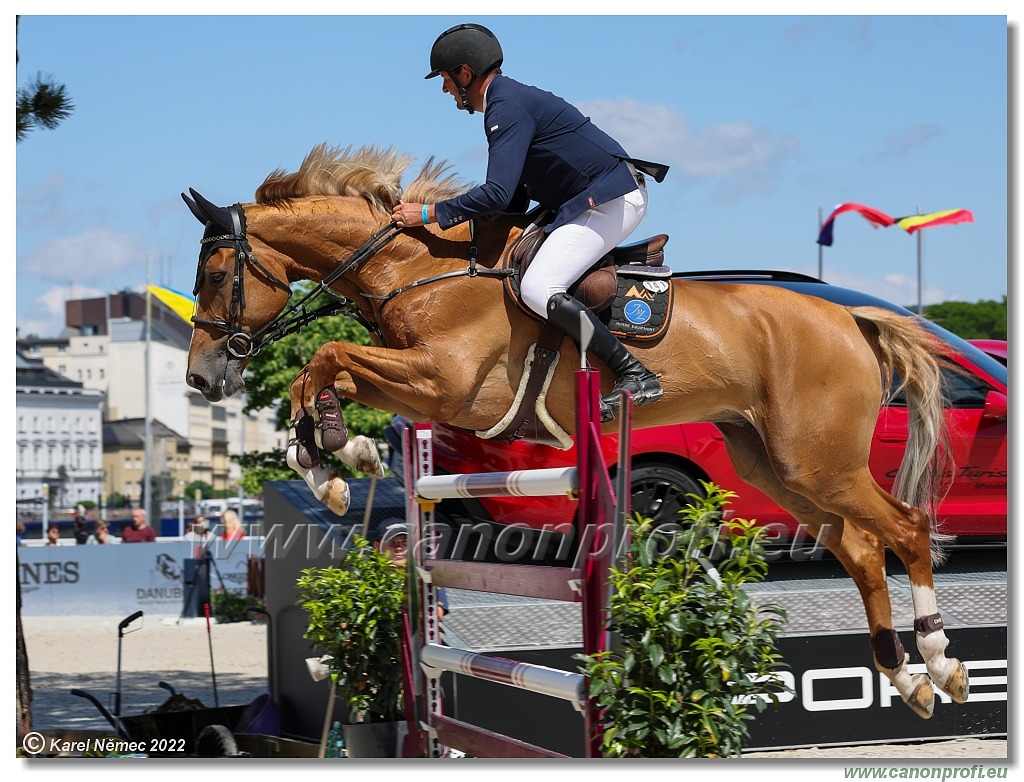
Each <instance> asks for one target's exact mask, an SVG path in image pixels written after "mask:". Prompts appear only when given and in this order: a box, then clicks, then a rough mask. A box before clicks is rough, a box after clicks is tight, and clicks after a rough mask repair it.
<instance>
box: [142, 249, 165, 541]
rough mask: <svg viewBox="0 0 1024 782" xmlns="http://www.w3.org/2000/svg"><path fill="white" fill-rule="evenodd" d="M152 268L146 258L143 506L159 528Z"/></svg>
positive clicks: (151, 520)
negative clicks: (156, 512) (152, 405)
mask: <svg viewBox="0 0 1024 782" xmlns="http://www.w3.org/2000/svg"><path fill="white" fill-rule="evenodd" d="M151 268H152V261H151V260H150V258H149V257H147V258H146V355H145V359H144V365H145V384H146V395H145V400H146V421H145V429H144V431H145V436H144V438H145V456H144V459H145V464H144V465H143V472H142V505H141V507H142V508H143V509H144V510H145V511H146V516H147V519H146V520H147V522H148V523H149V524H150V525H151V526H154V527H156V528H157V529H159V527H160V521H159V519H155V518H152V516H151V511H152V508H153V498H152V496H151V495H152V493H153V492H152V485H151V484H152V475H151V469H150V456H151V453H150V452H151V451H152V442H153V425H152V423H151V422H150V415H149V414H150V398H149V397H150V392H149V354H150V346H151V344H152V341H153V294H152V293H150V292H149V282H150V272H151Z"/></svg>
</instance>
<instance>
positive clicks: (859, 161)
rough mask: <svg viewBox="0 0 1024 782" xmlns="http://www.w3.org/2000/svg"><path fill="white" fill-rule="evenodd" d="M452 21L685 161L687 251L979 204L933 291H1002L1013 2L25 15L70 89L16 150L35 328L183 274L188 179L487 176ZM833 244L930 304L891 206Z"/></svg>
mask: <svg viewBox="0 0 1024 782" xmlns="http://www.w3.org/2000/svg"><path fill="white" fill-rule="evenodd" d="M207 7H209V6H207ZM175 8H176V9H180V8H182V6H180V5H178V6H175ZM296 8H299V9H300V10H301V5H300V6H296ZM980 10H981V8H980V7H979V11H980ZM985 13H990V12H988V11H985ZM999 13H1003V14H1005V10H1003V11H1000V12H999ZM459 21H478V22H481V23H483V24H485V25H487V26H488V27H490V28H491V29H492V30H493V31H494V32H495V33H496V34H497V35H498V37H499V39H500V40H501V43H502V45H503V47H504V51H505V66H504V71H505V73H506V74H507V75H509V76H511V77H513V78H516V79H519V80H520V81H524V82H526V83H529V84H534V85H537V86H539V87H542V88H544V89H546V90H550V91H551V92H554V93H556V94H558V95H560V96H562V97H564V98H566V99H567V100H569V101H570V102H572V103H574V104H575V105H577V106H578V107H580V109H582V110H583V111H584V113H586V114H588V115H589V116H590V117H591V118H592V119H593V120H594V121H595V122H596V123H597V124H598V125H599V126H600V127H602V128H603V129H605V130H606V131H608V132H609V133H611V134H612V135H613V136H615V137H616V138H618V140H619V141H620V142H621V143H622V144H623V146H624V147H625V148H626V149H627V150H628V151H629V152H630V153H631V154H632V155H634V156H636V157H641V158H646V159H650V160H657V161H660V162H665V163H668V164H669V165H670V166H671V171H670V173H669V176H668V178H667V179H666V181H665V182H664V183H662V184H660V185H652V186H651V206H650V209H649V211H648V215H647V217H646V219H645V221H644V223H643V224H642V225H641V227H640V228H639V229H638V230H637V231H636V233H635V234H634V235H633V237H632V238H633V239H640V238H643V236H646V235H650V234H655V233H668V234H669V235H670V236H671V240H670V242H669V245H668V248H667V256H668V260H669V262H670V264H671V265H672V266H673V267H674V268H675V269H679V270H684V269H710V268H747V269H749V268H764V269H767V268H777V269H788V270H793V271H799V272H804V273H808V274H814V275H816V274H817V272H818V268H819V248H818V245H817V244H816V242H815V239H816V238H817V231H818V221H819V213H820V211H823V212H824V214H825V215H827V214H828V213H829V212H830V211H831V210H832V208H833V207H834V206H835V205H837V204H839V203H842V202H848V201H854V202H858V203H861V204H865V205H867V206H871V207H874V208H876V209H880V210H881V211H883V212H886V213H888V214H889V215H891V216H893V217H902V216H905V215H908V214H913V213H914V212H916V211H917V210H918V209H920V210H921V211H923V212H932V211H939V210H945V209H954V208H966V209H969V210H971V211H972V212H973V213H974V219H975V222H974V223H971V224H966V225H954V226H943V227H937V228H932V229H928V230H925V231H923V232H922V234H921V236H922V237H923V255H922V257H923V269H924V274H923V288H924V302H925V304H929V303H934V302H938V301H946V300H951V299H958V300H965V301H978V300H981V299H999V298H1001V297H1002V296H1003V295H1005V294H1006V293H1007V283H1008V279H1007V277H1008V275H1007V257H1008V256H1007V252H1008V245H1007V209H1008V206H1007V205H1008V197H1007V183H1008V181H1009V180H1008V176H1007V159H1008V156H1007V73H1008V72H1007V62H1008V60H1007V46H1008V34H1007V18H1006V17H1005V16H999V15H990V16H973V17H971V16H959V17H948V16H947V17H943V16H916V15H915V16H762V17H753V16H742V15H737V16H577V15H547V16H544V17H543V19H541V18H539V17H535V16H466V15H460V16H316V15H310V14H303V15H295V16H288V15H285V16H218V15H201V16H183V15H178V16H159V15H151V16H117V15H104V16H63V15H46V16H33V15H23V16H22V18H21V27H20V33H19V38H18V44H19V52H20V56H21V60H20V64H19V66H18V71H17V81H18V84H19V86H21V85H24V84H25V83H26V82H27V81H28V80H29V79H30V78H31V77H32V76H34V75H35V74H37V73H43V74H47V75H50V76H52V77H53V78H54V79H56V80H58V81H61V82H63V83H64V84H65V85H66V86H67V89H68V92H69V93H70V95H71V97H72V99H73V101H74V103H75V110H74V113H73V114H72V115H71V117H70V118H68V119H67V120H66V121H65V122H64V123H63V124H62V125H61V126H60V127H58V128H57V129H55V130H36V131H33V132H32V133H31V134H30V135H29V136H28V138H27V139H26V140H25V141H23V142H22V143H20V144H18V145H17V148H16V151H15V155H16V157H15V161H14V163H15V165H16V171H17V177H16V179H17V209H16V218H15V219H16V237H17V238H16V243H17V312H16V317H17V325H18V328H19V333H20V334H21V335H23V336H24V335H27V334H30V333H35V334H39V335H43V336H55V335H56V334H57V333H58V331H59V329H60V327H61V326H62V323H63V312H64V308H63V302H64V300H66V299H67V298H69V297H70V298H81V297H84V296H93V295H102V294H103V293H104V292H106V291H110V290H118V289H122V288H125V287H130V288H139V289H141V287H142V286H143V285H144V284H145V282H146V279H147V267H148V268H149V269H150V275H151V280H152V282H154V283H156V284H164V285H167V286H170V287H173V288H177V289H180V290H183V291H189V290H190V289H191V283H192V280H193V279H194V276H195V264H196V257H197V251H198V240H199V238H200V235H201V227H200V226H199V224H198V223H197V222H196V221H195V219H194V218H193V217H192V216H191V214H190V213H189V212H188V210H187V209H186V207H185V205H184V204H183V203H182V201H181V198H180V196H179V193H181V192H182V191H183V190H187V189H188V188H189V187H194V188H196V189H197V190H198V191H199V192H201V193H203V194H204V195H205V196H207V197H208V198H210V199H211V200H213V201H215V202H217V203H221V204H228V203H234V202H236V201H241V202H245V201H251V200H252V198H253V196H254V193H255V190H256V188H257V187H258V186H259V184H260V183H261V182H262V181H263V179H264V178H265V177H266V175H267V174H268V173H270V172H271V171H272V170H273V169H275V168H278V167H282V168H285V169H288V170H294V169H295V167H297V166H298V164H299V162H300V161H301V160H302V158H303V156H304V155H305V154H306V152H308V151H309V149H310V148H312V147H313V146H314V145H316V144H318V143H320V142H324V141H326V142H328V143H330V144H332V145H338V146H347V145H349V144H352V145H356V146H358V145H363V144H381V145H385V146H395V147H397V148H400V149H402V150H405V151H408V152H410V153H411V154H412V155H414V156H415V157H416V158H417V159H418V160H424V159H425V158H426V157H427V156H429V155H436V156H438V157H440V158H445V159H447V160H449V161H450V162H451V163H452V164H453V166H454V169H455V170H456V171H457V172H458V173H459V174H460V175H461V176H462V178H464V179H465V180H467V181H469V182H479V181H481V180H482V179H483V177H484V172H485V163H486V145H485V141H484V135H483V129H482V127H481V115H479V114H477V115H473V116H469V115H467V114H465V113H463V112H458V111H456V110H455V109H454V106H453V102H452V100H451V99H450V98H449V97H448V96H446V95H443V94H442V93H441V91H440V82H439V80H431V81H424V79H423V75H424V74H425V73H426V71H427V70H428V67H427V58H428V52H429V49H430V45H431V43H432V42H433V40H434V38H435V37H436V36H437V35H438V34H439V33H440V32H441V31H443V30H444V29H446V28H447V27H449V26H451V25H452V24H455V23H457V22H459ZM1013 25H1014V27H1015V28H1016V23H1015V22H1013ZM1017 32H1019V31H1018V30H1016V29H1015V30H1014V35H1016V34H1017ZM1016 59H1019V54H1017V55H1016ZM1017 81H1018V80H1017V78H1016V76H1014V77H1013V79H1011V81H1010V85H1011V87H1016V86H1017V85H1016V83H1017ZM822 264H823V267H822V268H823V271H824V275H823V276H824V278H825V279H826V280H827V281H829V282H832V283H835V284H842V285H847V286H849V287H854V288H857V289H860V290H864V291H867V292H870V293H874V294H876V295H880V296H882V297H884V298H887V299H889V300H891V301H894V302H896V303H899V304H905V305H913V304H915V303H916V301H917V241H916V238H915V237H913V236H910V235H908V234H906V233H905V232H903V231H902V230H900V229H899V228H896V227H891V228H887V229H878V230H876V229H873V228H872V227H871V226H870V225H869V224H868V223H867V222H866V221H865V220H863V219H862V218H861V217H859V216H857V215H855V214H845V215H842V216H840V217H839V218H838V219H837V221H836V227H835V243H834V245H833V246H832V247H830V248H825V249H824V251H823V253H822Z"/></svg>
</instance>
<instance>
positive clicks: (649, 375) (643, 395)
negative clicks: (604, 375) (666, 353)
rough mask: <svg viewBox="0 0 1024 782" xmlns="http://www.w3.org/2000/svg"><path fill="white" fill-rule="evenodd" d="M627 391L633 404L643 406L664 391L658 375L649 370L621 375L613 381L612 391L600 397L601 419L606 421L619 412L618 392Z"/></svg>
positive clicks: (654, 400) (657, 397)
mask: <svg viewBox="0 0 1024 782" xmlns="http://www.w3.org/2000/svg"><path fill="white" fill-rule="evenodd" d="M622 391H629V393H630V394H632V395H633V406H634V407H643V406H644V405H648V404H650V403H651V402H656V401H657V400H659V399H661V396H662V394H663V393H664V391H663V390H662V388H661V383H659V382H658V376H657V375H656V374H654V373H653V372H651V371H650V370H644V372H642V373H638V374H634V375H623V376H621V377H619V378H618V379H617V380H616V381H615V385H614V386H613V387H612V392H611V393H610V394H608V396H605V397H602V398H601V421H602V422H604V423H607V422H608V421H611V420H612V419H613V418H615V415H616V414H617V413H618V412H619V394H620V392H622Z"/></svg>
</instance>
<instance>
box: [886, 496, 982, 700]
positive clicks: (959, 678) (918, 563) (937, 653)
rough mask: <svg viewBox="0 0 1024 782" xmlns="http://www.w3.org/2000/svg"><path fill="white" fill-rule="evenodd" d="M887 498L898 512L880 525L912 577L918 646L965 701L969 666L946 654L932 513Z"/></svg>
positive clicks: (942, 685)
mask: <svg viewBox="0 0 1024 782" xmlns="http://www.w3.org/2000/svg"><path fill="white" fill-rule="evenodd" d="M887 499H888V500H889V504H890V505H891V507H892V508H893V509H894V510H895V513H890V514H889V515H888V516H886V517H884V520H883V521H882V523H880V524H879V526H880V527H883V526H884V527H885V528H886V529H885V530H883V533H882V534H884V533H885V532H887V533H888V535H887V536H886V543H888V545H889V548H891V549H892V550H893V552H894V553H895V554H896V556H898V557H899V558H900V560H901V561H902V562H903V564H904V566H905V567H906V569H907V575H908V576H909V578H910V594H911V597H912V599H913V601H914V631H915V635H916V640H917V649H918V651H919V652H920V653H921V656H922V657H923V658H924V661H925V665H926V667H927V669H928V675H929V676H931V678H932V681H933V682H935V684H936V685H937V686H938V688H939V689H940V690H942V691H943V692H944V693H946V694H947V695H948V696H949V697H950V698H952V699H953V700H954V701H955V702H957V703H963V702H964V701H966V700H967V696H968V694H969V690H970V686H969V682H968V676H967V669H966V668H965V667H964V664H963V663H962V662H960V660H957V659H956V658H954V657H946V646H947V645H948V644H949V639H948V638H947V637H946V633H945V631H944V630H943V622H942V616H941V615H940V614H939V608H938V604H937V602H936V599H935V583H934V579H933V576H932V557H931V542H930V537H931V529H930V525H929V522H928V517H927V516H926V514H925V513H924V512H923V511H921V510H920V509H918V508H911V507H909V506H907V505H905V504H903V503H901V502H899V501H898V500H896V499H894V498H892V497H888V496H887Z"/></svg>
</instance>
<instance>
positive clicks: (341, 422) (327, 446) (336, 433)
mask: <svg viewBox="0 0 1024 782" xmlns="http://www.w3.org/2000/svg"><path fill="white" fill-rule="evenodd" d="M316 409H317V412H318V413H320V444H321V446H322V447H323V449H324V450H325V451H330V452H331V453H335V452H337V451H340V450H341V449H342V448H344V447H345V443H347V442H348V429H347V428H346V427H345V419H344V417H343V416H342V414H341V402H339V401H338V395H337V394H336V393H335V391H334V389H333V388H330V387H328V388H325V389H323V390H322V391H321V392H320V393H319V394H318V395H317V398H316Z"/></svg>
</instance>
